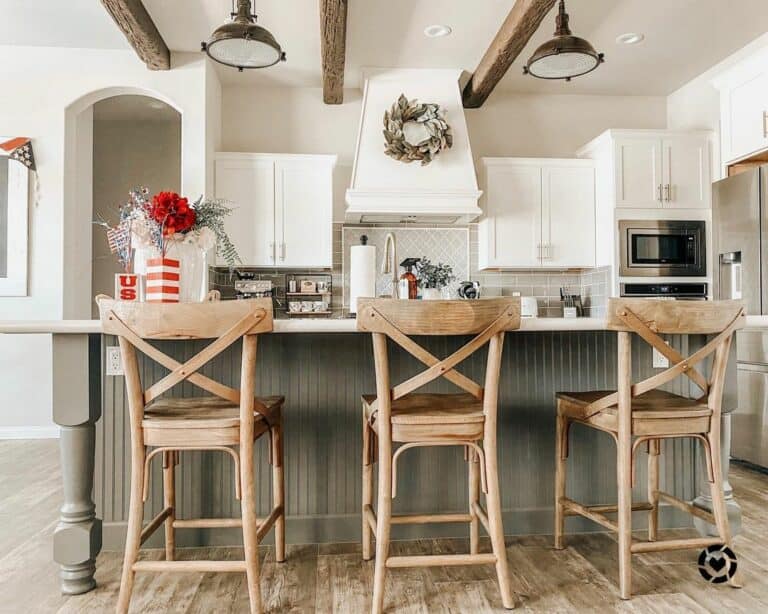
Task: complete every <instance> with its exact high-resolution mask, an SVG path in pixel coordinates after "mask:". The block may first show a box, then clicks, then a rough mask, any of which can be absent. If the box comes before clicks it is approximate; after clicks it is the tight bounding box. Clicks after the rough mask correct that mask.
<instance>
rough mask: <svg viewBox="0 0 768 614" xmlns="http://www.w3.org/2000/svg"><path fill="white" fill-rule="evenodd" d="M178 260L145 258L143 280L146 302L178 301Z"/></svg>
mask: <svg viewBox="0 0 768 614" xmlns="http://www.w3.org/2000/svg"><path fill="white" fill-rule="evenodd" d="M180 274H181V267H180V266H179V261H178V260H174V259H172V258H150V259H149V260H147V278H146V282H145V288H146V290H145V291H146V300H147V302H148V303H178V302H179V277H180Z"/></svg>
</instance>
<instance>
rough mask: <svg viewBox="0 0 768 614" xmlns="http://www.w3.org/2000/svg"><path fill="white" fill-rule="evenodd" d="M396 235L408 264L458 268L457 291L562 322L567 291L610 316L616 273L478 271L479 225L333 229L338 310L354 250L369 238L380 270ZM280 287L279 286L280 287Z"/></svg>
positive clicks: (219, 282) (385, 285)
mask: <svg viewBox="0 0 768 614" xmlns="http://www.w3.org/2000/svg"><path fill="white" fill-rule="evenodd" d="M390 231H391V232H394V234H395V237H396V239H397V246H398V249H397V252H398V253H397V257H398V260H399V261H402V260H403V258H406V257H409V256H410V257H414V258H418V257H422V256H426V257H428V258H430V259H432V260H434V261H442V262H446V263H449V264H451V265H452V266H453V268H454V272H455V274H456V276H457V280H456V283H454V284H453V287H454V289H455V287H456V285H457V284H458V282H460V281H465V280H474V281H479V282H480V286H481V293H482V296H486V297H490V296H512V295H513V293H515V292H519V293H520V294H521V296H533V297H536V299H537V301H538V304H539V316H540V317H561V316H562V315H563V307H562V303H561V301H560V288H567V289H568V291H569V292H570V293H572V294H581V296H582V300H583V303H584V315H586V316H593V317H600V316H603V315H605V308H606V305H607V302H608V295H609V286H610V275H611V273H610V268H609V267H601V268H597V269H584V270H573V271H571V270H566V271H544V270H538V271H479V270H478V268H477V262H478V258H477V250H478V242H477V224H470V225H469V227H468V228H467V227H458V228H456V227H428V226H420V227H415V226H401V227H396V228H387V227H383V226H380V227H375V226H352V225H344V224H341V223H336V224H334V225H333V269H332V271H331V274H332V287H333V305H332V307H333V310H334V312H337V313H340V312H342V311H343V310H344V309H345V308H346V307H347V304H346V303H347V298H346V296H347V292H346V291H345V288H346V286H347V285H348V279H347V273H346V268H345V260H347V259H348V258H349V248H350V246H351V245H356V244H358V243H359V240H360V235H363V234H365V235H367V236H368V238H369V244H371V245H376V246H377V247H379V250H378V253H377V260H378V262H377V266H380V265H381V258H382V257H383V251H382V249H381V247H383V244H384V242H383V239H384V237H385V236H386V233H387V232H390ZM257 270H258V271H259V272H260V273H261V274H262V275H264V276H267V277H269V278H275V279H279V278H280V276H281V275H282V274H284V273H289V272H290V273H312V272H313V271H311V270H309V269H307V270H296V271H284V270H277V269H266V268H265V269H257ZM225 272H226V269H217V271H216V274H214V276H213V282H214V286H215V287H218V288H220V289H221V290H222V294H224V295H226V294H231V292H232V290H231V286H230V287H229V290H228V282H227V278H228V275H226V274H225ZM276 283H277V282H276ZM390 290H391V282H390V276H389V275H382V274H380V273H379V274H378V280H377V287H376V291H377V293H378V294H381V295H385V294H389V293H390Z"/></svg>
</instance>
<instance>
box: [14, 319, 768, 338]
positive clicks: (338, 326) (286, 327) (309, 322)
mask: <svg viewBox="0 0 768 614" xmlns="http://www.w3.org/2000/svg"><path fill="white" fill-rule="evenodd" d="M746 327H747V328H752V329H762V328H765V329H768V316H747V326H746ZM582 330H605V318H523V319H522V322H521V325H520V332H527V331H531V332H533V331H544V332H546V331H582ZM100 332H101V322H100V321H99V320H0V334H84V333H100ZM274 332H276V333H354V332H357V328H356V325H355V320H354V319H353V318H345V319H331V318H323V319H317V318H297V319H292V320H275V330H274Z"/></svg>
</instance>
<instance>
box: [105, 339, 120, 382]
mask: <svg viewBox="0 0 768 614" xmlns="http://www.w3.org/2000/svg"><path fill="white" fill-rule="evenodd" d="M107 375H123V361H122V360H121V359H120V348H119V347H117V346H116V345H109V346H107Z"/></svg>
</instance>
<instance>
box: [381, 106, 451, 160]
mask: <svg viewBox="0 0 768 614" xmlns="http://www.w3.org/2000/svg"><path fill="white" fill-rule="evenodd" d="M383 132H384V143H385V148H384V153H385V154H387V155H388V156H390V157H392V158H394V159H395V160H400V162H405V163H406V164H410V163H411V162H413V161H414V160H419V161H420V162H421V165H422V166H426V165H427V164H429V163H430V162H432V160H434V158H435V156H437V155H438V154H439V153H440V152H441V151H442V150H443V149H450V148H451V145H453V134H451V127H450V126H449V125H448V123H447V122H446V121H445V111H443V110H442V109H441V108H440V106H439V105H437V104H433V103H426V104H422V103H420V102H419V101H418V100H416V99H415V98H414V99H413V100H408V99H407V98H406V97H405V94H400V97H399V98H398V99H397V102H395V103H394V104H393V105H392V108H391V109H390V110H389V111H385V112H384V131H383ZM408 132H410V133H411V134H412V135H414V134H415V135H417V138H418V142H416V143H414V142H411V140H409V139H408V136H409V135H407V134H406V133H408ZM412 138H413V137H412Z"/></svg>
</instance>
